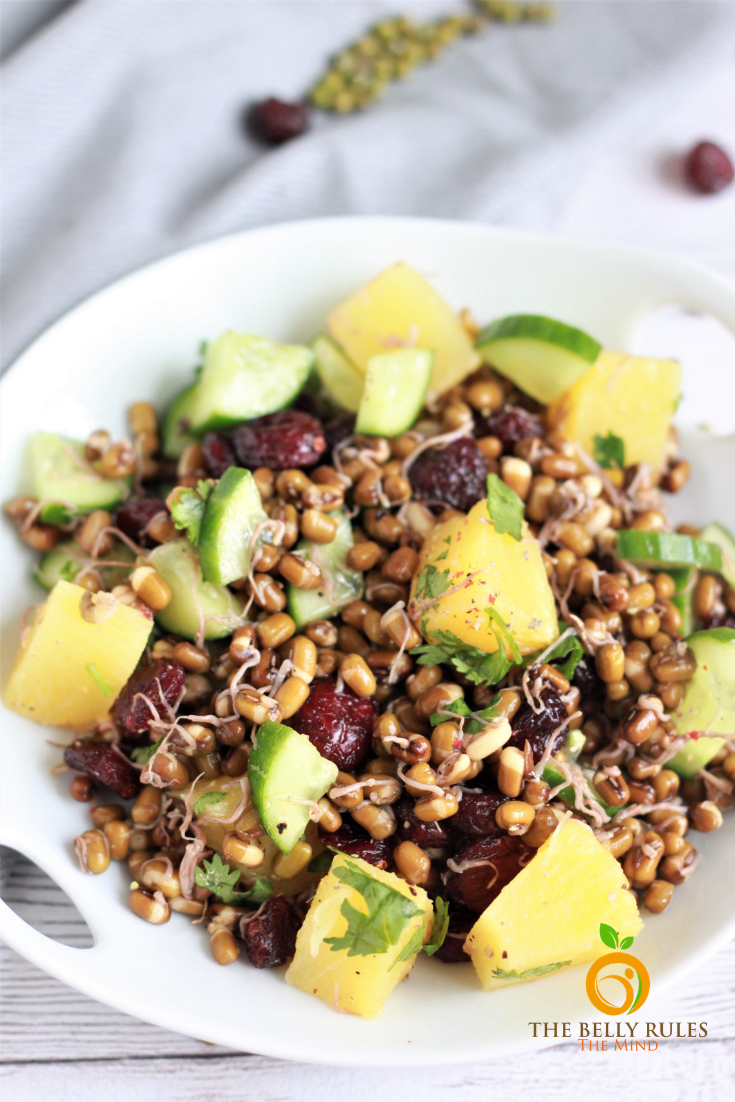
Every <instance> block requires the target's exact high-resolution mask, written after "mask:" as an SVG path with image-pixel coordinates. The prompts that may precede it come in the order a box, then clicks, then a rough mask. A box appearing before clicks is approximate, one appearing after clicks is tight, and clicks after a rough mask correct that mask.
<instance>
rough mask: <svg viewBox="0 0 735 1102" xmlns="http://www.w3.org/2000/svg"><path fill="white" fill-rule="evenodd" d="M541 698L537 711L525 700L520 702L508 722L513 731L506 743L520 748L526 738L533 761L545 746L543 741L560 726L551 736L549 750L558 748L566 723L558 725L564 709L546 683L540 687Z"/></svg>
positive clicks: (565, 717)
mask: <svg viewBox="0 0 735 1102" xmlns="http://www.w3.org/2000/svg"><path fill="white" fill-rule="evenodd" d="M541 700H542V701H543V704H544V710H543V711H542V712H538V713H536V712H534V711H533V709H532V708H531V705H530V704H528V703H526V702H525V701H524V702H523V704H521V706H520V708H519V709H518V711H517V712H516V714H515V715H514V716H513V719H512V720H511V722H510V725H511V728H512V730H513V734H512V735H511V737H510V739H509V740H508V742H507V744H506V745H508V746H517V747H518V749H519V750H522V749H523V747H524V746H525V744H526V740H528V742H529V743H530V746H531V753H532V754H533V760H534V761H538V760H539V758H540V757H541V755H542V754H543V752H544V750H545V749H546V743H547V742H548V741H549V739H550V738H551V736H552V734H553V733H554V731H555V730H556V729H557V728H558V727H561V728H562V729H561V730H560V731H559V734H558V735H557V736H556V738H555V739H554V745H553V748H552V753H554V752H555V751H556V750H560V749H561V747H562V745H563V743H564V739H565V738H566V735H567V728H566V726H562V725H563V724H565V721H566V719H567V710H566V708H565V706H564V701H563V700H562V699H561V697H560V696H559V694H558V693H557V691H556V689H552V687H551V685H546V686H545V687H544V688H543V689H542V690H541Z"/></svg>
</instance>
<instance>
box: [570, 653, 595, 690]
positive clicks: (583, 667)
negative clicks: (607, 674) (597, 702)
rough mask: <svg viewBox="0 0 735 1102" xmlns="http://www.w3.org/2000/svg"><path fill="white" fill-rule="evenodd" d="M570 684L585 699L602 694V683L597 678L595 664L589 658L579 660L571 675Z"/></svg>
mask: <svg viewBox="0 0 735 1102" xmlns="http://www.w3.org/2000/svg"><path fill="white" fill-rule="evenodd" d="M572 684H573V685H574V686H576V688H578V689H579V691H580V693H581V694H582V696H583V697H584V698H585V699H587V698H589V697H591V696H598V695H599V694H600V693H601V692H602V685H603V683H602V681H601V679H600V678H599V677H598V676H597V671H596V670H595V663H594V662H593V660H592V659H591V658H580V660H579V662H578V663H577V668H576V670H575V671H574V673H573V675H572Z"/></svg>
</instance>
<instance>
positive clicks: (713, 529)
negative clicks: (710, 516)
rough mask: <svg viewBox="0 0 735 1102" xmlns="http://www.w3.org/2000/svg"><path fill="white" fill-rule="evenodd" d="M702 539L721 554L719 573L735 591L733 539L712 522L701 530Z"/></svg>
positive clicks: (734, 539)
mask: <svg viewBox="0 0 735 1102" xmlns="http://www.w3.org/2000/svg"><path fill="white" fill-rule="evenodd" d="M702 539H703V540H707V541H708V542H709V543H716V544H717V546H718V547H719V549H720V552H721V554H722V569H721V570H720V573H721V574H722V577H723V578H724V579H725V581H726V582H727V584H728V585H730V586H732V587H733V588H734V589H735V537H733V536H732V535H731V534H730V533H729V532H728V530H727V528H723V526H722V525H721V524H717V523H716V522H715V521H713V522H712V523H711V524H708V525H707V527H706V528H703V529H702Z"/></svg>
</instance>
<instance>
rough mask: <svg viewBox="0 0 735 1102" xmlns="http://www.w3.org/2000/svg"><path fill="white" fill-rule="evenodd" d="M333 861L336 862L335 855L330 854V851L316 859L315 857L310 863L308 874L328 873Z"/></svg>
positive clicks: (326, 850) (319, 854) (320, 854)
mask: <svg viewBox="0 0 735 1102" xmlns="http://www.w3.org/2000/svg"><path fill="white" fill-rule="evenodd" d="M332 861H334V854H333V853H330V852H329V850H328V849H325V850H324V851H323V852H322V853H318V854H317V855H316V857H313V858H312V859H311V861H310V862H309V867H308V868H307V870H306V871H307V872H326V871H327V869H328V868H330V867H331V865H332Z"/></svg>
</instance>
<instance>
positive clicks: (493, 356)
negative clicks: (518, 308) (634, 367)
mask: <svg viewBox="0 0 735 1102" xmlns="http://www.w3.org/2000/svg"><path fill="white" fill-rule="evenodd" d="M475 347H476V348H477V350H478V352H479V353H480V355H481V356H482V357H483V359H485V360H486V361H487V362H488V363H489V364H491V365H492V366H493V367H494V368H495V369H496V371H499V372H500V374H501V375H505V376H506V378H508V379H512V381H513V382H514V383H515V384H516V386H517V387H519V388H520V389H521V390H522V391H523V392H524V393H525V394H529V395H530V396H531V397H532V398H535V399H536V401H537V402H542V403H543V404H544V405H548V404H549V402H553V401H554V399H555V398H558V397H559V395H560V394H563V393H564V391H565V390H568V389H569V387H570V386H572V384H573V383H576V381H577V379H579V378H580V376H582V375H584V373H585V372H586V371H589V369H590V367H591V366H592V364H593V363H594V362H595V360H596V359H597V357H598V356H599V354H600V352H601V351H602V345H600V344H599V343H598V342H597V341H596V340H595V339H594V338H593V337H590V336H588V334H587V333H583V332H582V330H581V329H575V328H574V327H573V326H571V325H566V324H565V323H564V322H562V321H555V320H554V319H553V318H545V317H542V316H540V315H538V314H513V315H511V316H510V317H507V318H500V319H499V320H498V321H494V322H491V324H490V325H488V326H487V327H486V328H485V329H483V331H482V333H480V336H479V337H478V338H477V343H476V346H475Z"/></svg>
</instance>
